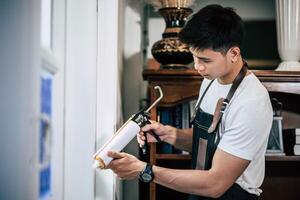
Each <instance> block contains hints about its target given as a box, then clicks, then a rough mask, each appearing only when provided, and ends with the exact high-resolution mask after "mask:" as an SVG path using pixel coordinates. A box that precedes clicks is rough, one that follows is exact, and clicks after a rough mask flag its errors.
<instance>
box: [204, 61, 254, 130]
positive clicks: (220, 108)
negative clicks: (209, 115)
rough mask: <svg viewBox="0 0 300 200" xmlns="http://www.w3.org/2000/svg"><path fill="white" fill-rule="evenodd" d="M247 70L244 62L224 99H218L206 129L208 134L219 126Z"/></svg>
mask: <svg viewBox="0 0 300 200" xmlns="http://www.w3.org/2000/svg"><path fill="white" fill-rule="evenodd" d="M247 69H248V65H247V63H246V62H244V64H243V67H242V68H241V70H240V72H239V73H238V75H237V76H236V77H235V79H234V81H233V83H232V86H231V88H230V90H229V92H228V94H227V97H226V99H224V98H220V99H219V100H218V102H217V106H216V109H215V112H214V117H213V122H212V124H211V126H210V127H209V129H208V131H207V132H208V133H212V132H214V131H215V130H216V128H217V127H218V126H219V124H220V122H221V119H222V116H223V114H224V111H225V109H226V107H227V105H228V104H229V102H230V100H231V98H232V97H233V95H234V93H235V91H236V90H237V88H238V87H239V85H240V84H241V82H242V80H243V79H244V77H245V76H246V74H247Z"/></svg>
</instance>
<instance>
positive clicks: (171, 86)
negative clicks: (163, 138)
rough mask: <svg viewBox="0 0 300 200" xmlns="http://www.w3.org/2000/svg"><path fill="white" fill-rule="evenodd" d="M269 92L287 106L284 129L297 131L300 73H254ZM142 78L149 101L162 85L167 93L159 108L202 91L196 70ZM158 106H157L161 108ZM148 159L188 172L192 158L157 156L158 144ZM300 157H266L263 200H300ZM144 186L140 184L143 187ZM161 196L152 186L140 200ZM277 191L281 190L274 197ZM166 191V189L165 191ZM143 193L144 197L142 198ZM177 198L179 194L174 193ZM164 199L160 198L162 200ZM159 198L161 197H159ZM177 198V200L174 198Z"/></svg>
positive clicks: (161, 72)
mask: <svg viewBox="0 0 300 200" xmlns="http://www.w3.org/2000/svg"><path fill="white" fill-rule="evenodd" d="M251 71H252V72H253V73H254V74H255V75H256V76H257V77H258V78H259V80H260V81H261V82H262V84H263V85H264V86H265V87H266V89H267V90H268V91H269V93H270V96H271V97H274V98H277V99H278V100H279V101H281V102H282V103H283V105H284V107H283V110H282V115H283V128H285V129H287V128H295V127H299V124H300V120H298V119H300V107H299V102H300V72H292V71H274V70H251ZM143 78H144V80H147V81H148V83H149V86H148V89H149V94H150V96H149V97H150V102H154V101H155V100H156V99H157V91H156V90H155V89H154V87H155V86H156V85H159V86H160V87H161V89H162V90H163V92H164V98H163V99H162V100H161V101H160V103H159V105H158V106H159V107H172V106H176V105H179V104H181V103H185V102H188V101H190V100H192V99H197V98H198V95H199V88H200V85H201V82H202V80H203V78H202V77H201V75H199V73H198V72H197V71H196V70H194V69H186V70H167V69H146V70H144V71H143ZM158 106H157V107H158ZM157 107H154V108H152V110H151V119H153V120H157V115H158V112H157ZM149 149H150V151H149V155H148V157H147V159H148V161H149V162H150V163H151V164H157V165H159V166H162V167H167V168H174V169H175V168H176V169H187V168H189V167H190V165H189V162H190V160H191V155H183V154H157V147H156V144H155V143H153V144H151V145H150V148H149ZM299 169H300V156H275V155H267V156H266V174H265V180H264V183H263V185H262V186H261V188H262V190H263V191H264V192H263V194H262V199H273V200H277V199H300V193H299V188H298V187H299V185H300V171H299ZM142 187H143V185H141V188H142ZM158 190H159V193H160V194H159V195H162V193H161V191H162V190H161V188H160V187H157V186H156V184H155V183H151V184H150V186H148V188H146V189H145V188H142V189H141V191H140V194H141V198H140V199H149V200H156V199H157V195H158V193H157V192H158ZM274 190H276V191H277V190H278V191H279V190H280V194H277V193H276V194H275V193H274ZM165 191H167V190H165ZM143 192H144V194H145V195H143ZM172 194H173V195H175V196H176V195H178V193H176V192H175V193H174V191H173V193H172ZM162 197H163V196H160V198H162ZM158 199H159V198H158ZM175 199H176V198H175Z"/></svg>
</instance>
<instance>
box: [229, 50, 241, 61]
mask: <svg viewBox="0 0 300 200" xmlns="http://www.w3.org/2000/svg"><path fill="white" fill-rule="evenodd" d="M240 55H241V50H240V48H239V47H237V46H234V47H231V48H230V49H229V50H228V52H227V56H228V58H229V59H230V61H231V63H235V62H237V61H238V58H239V57H240Z"/></svg>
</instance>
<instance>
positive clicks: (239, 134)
mask: <svg viewBox="0 0 300 200" xmlns="http://www.w3.org/2000/svg"><path fill="white" fill-rule="evenodd" d="M272 114H273V112H272V106H271V103H270V100H269V98H268V97H266V96H265V97H263V98H256V99H250V100H246V101H244V102H243V104H241V103H240V102H238V103H237V105H234V104H232V105H231V108H230V110H228V114H227V115H224V117H225V118H224V123H223V126H224V129H223V131H224V133H223V134H222V138H221V140H220V143H219V145H218V148H220V149H222V150H223V151H225V152H227V153H230V154H232V155H234V156H237V157H240V158H243V159H246V160H252V159H253V158H254V157H255V155H256V154H257V152H258V151H259V149H260V148H266V143H267V140H268V136H269V134H270V129H271V125H272Z"/></svg>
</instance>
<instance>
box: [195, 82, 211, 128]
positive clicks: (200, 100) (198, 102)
mask: <svg viewBox="0 0 300 200" xmlns="http://www.w3.org/2000/svg"><path fill="white" fill-rule="evenodd" d="M214 80H215V79H214ZM214 80H211V81H210V82H209V84H208V86H207V87H206V88H205V90H204V92H203V94H202V96H201V97H200V99H199V101H197V103H196V106H195V109H194V113H193V116H192V118H191V120H190V123H193V121H194V119H195V117H196V114H197V111H198V109H199V108H200V105H201V102H202V100H203V98H204V96H205V94H206V92H207V91H208V89H209V87H210V86H211V84H212V83H213V82H214Z"/></svg>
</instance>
